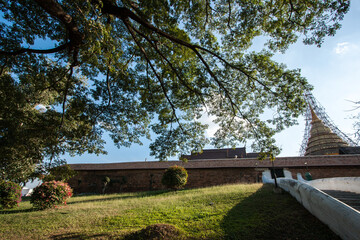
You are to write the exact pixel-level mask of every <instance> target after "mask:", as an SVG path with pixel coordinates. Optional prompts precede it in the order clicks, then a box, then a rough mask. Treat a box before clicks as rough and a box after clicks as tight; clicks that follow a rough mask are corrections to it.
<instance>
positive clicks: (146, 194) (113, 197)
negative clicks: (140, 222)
mask: <svg viewBox="0 0 360 240" xmlns="http://www.w3.org/2000/svg"><path fill="white" fill-rule="evenodd" d="M169 192H171V191H170V190H159V191H148V192H141V193H136V194H134V195H132V196H126V195H125V196H118V194H109V195H101V194H92V195H83V196H76V197H77V198H81V197H89V196H106V197H105V198H99V199H86V200H79V201H72V202H68V203H67V204H68V205H70V204H78V203H89V202H104V201H113V200H124V199H132V198H142V197H152V196H158V195H161V194H164V193H169Z"/></svg>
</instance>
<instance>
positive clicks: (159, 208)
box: [0, 184, 339, 240]
mask: <svg viewBox="0 0 360 240" xmlns="http://www.w3.org/2000/svg"><path fill="white" fill-rule="evenodd" d="M155 223H167V224H172V225H174V226H176V227H177V228H179V229H180V230H181V231H182V232H184V234H185V235H186V236H187V237H188V238H189V239H317V240H321V239H339V238H338V237H337V236H336V235H334V234H333V233H332V232H331V231H330V230H329V229H328V228H327V227H326V226H325V225H323V224H322V223H321V222H319V221H318V220H317V219H316V218H315V217H313V216H312V215H311V214H310V213H308V212H307V211H306V210H305V209H304V208H303V207H302V206H301V205H300V204H298V203H297V202H296V200H295V199H293V198H292V197H291V196H289V195H288V194H286V193H285V194H274V193H273V192H272V187H271V186H266V185H265V186H263V185H262V184H251V185H243V184H242V185H241V184H237V185H225V186H219V187H211V188H201V189H192V190H183V191H178V192H165V191H154V192H144V193H124V194H111V195H93V196H78V197H73V198H71V199H70V200H69V202H68V205H67V206H64V207H61V208H58V209H50V210H44V211H37V210H35V209H32V207H31V205H30V203H29V201H23V202H22V203H21V204H20V206H19V207H18V208H16V209H14V210H10V211H5V210H0V239H12V240H13V239H122V238H124V237H125V236H127V235H129V234H130V233H132V232H134V231H138V230H140V229H142V228H145V227H146V226H148V225H150V224H155Z"/></svg>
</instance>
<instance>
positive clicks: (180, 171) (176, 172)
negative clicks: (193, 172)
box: [161, 165, 188, 190]
mask: <svg viewBox="0 0 360 240" xmlns="http://www.w3.org/2000/svg"><path fill="white" fill-rule="evenodd" d="M187 178H188V173H187V171H186V169H185V168H183V167H181V166H176V165H175V166H172V167H169V168H168V169H166V170H165V172H164V175H163V176H162V178H161V183H162V184H163V185H165V186H166V187H167V188H171V189H174V190H177V189H180V188H183V187H184V186H185V185H186V183H187Z"/></svg>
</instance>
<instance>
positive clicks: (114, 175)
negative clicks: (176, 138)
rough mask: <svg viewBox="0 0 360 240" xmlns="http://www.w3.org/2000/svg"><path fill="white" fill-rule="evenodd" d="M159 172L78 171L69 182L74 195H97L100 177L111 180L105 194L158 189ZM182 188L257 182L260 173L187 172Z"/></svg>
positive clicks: (225, 170)
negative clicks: (186, 181)
mask: <svg viewBox="0 0 360 240" xmlns="http://www.w3.org/2000/svg"><path fill="white" fill-rule="evenodd" d="M164 171H165V170H163V169H140V170H100V171H98V170H97V171H78V175H77V176H76V177H74V178H72V179H71V180H70V181H69V184H70V186H71V187H72V188H73V189H74V193H101V192H102V188H103V181H102V180H103V179H104V177H109V178H110V179H111V182H110V184H108V186H107V187H106V193H116V192H137V191H149V190H161V189H164V186H163V185H162V184H161V178H162V175H163V173H164ZM187 171H188V175H189V177H188V183H187V184H186V188H198V187H207V186H216V185H222V184H230V183H255V182H261V172H259V171H255V169H250V168H233V169H232V168H223V169H213V168H211V169H189V170H187Z"/></svg>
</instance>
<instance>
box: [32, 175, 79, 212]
mask: <svg viewBox="0 0 360 240" xmlns="http://www.w3.org/2000/svg"><path fill="white" fill-rule="evenodd" d="M71 196H72V189H71V187H70V186H69V185H68V184H67V183H64V182H60V181H50V182H44V183H42V184H41V185H40V186H38V187H36V188H35V189H34V192H33V193H32V194H31V199H30V203H32V204H33V206H34V207H35V208H38V209H46V208H53V207H56V206H58V205H60V204H66V200H67V199H68V198H70V197H71Z"/></svg>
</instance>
